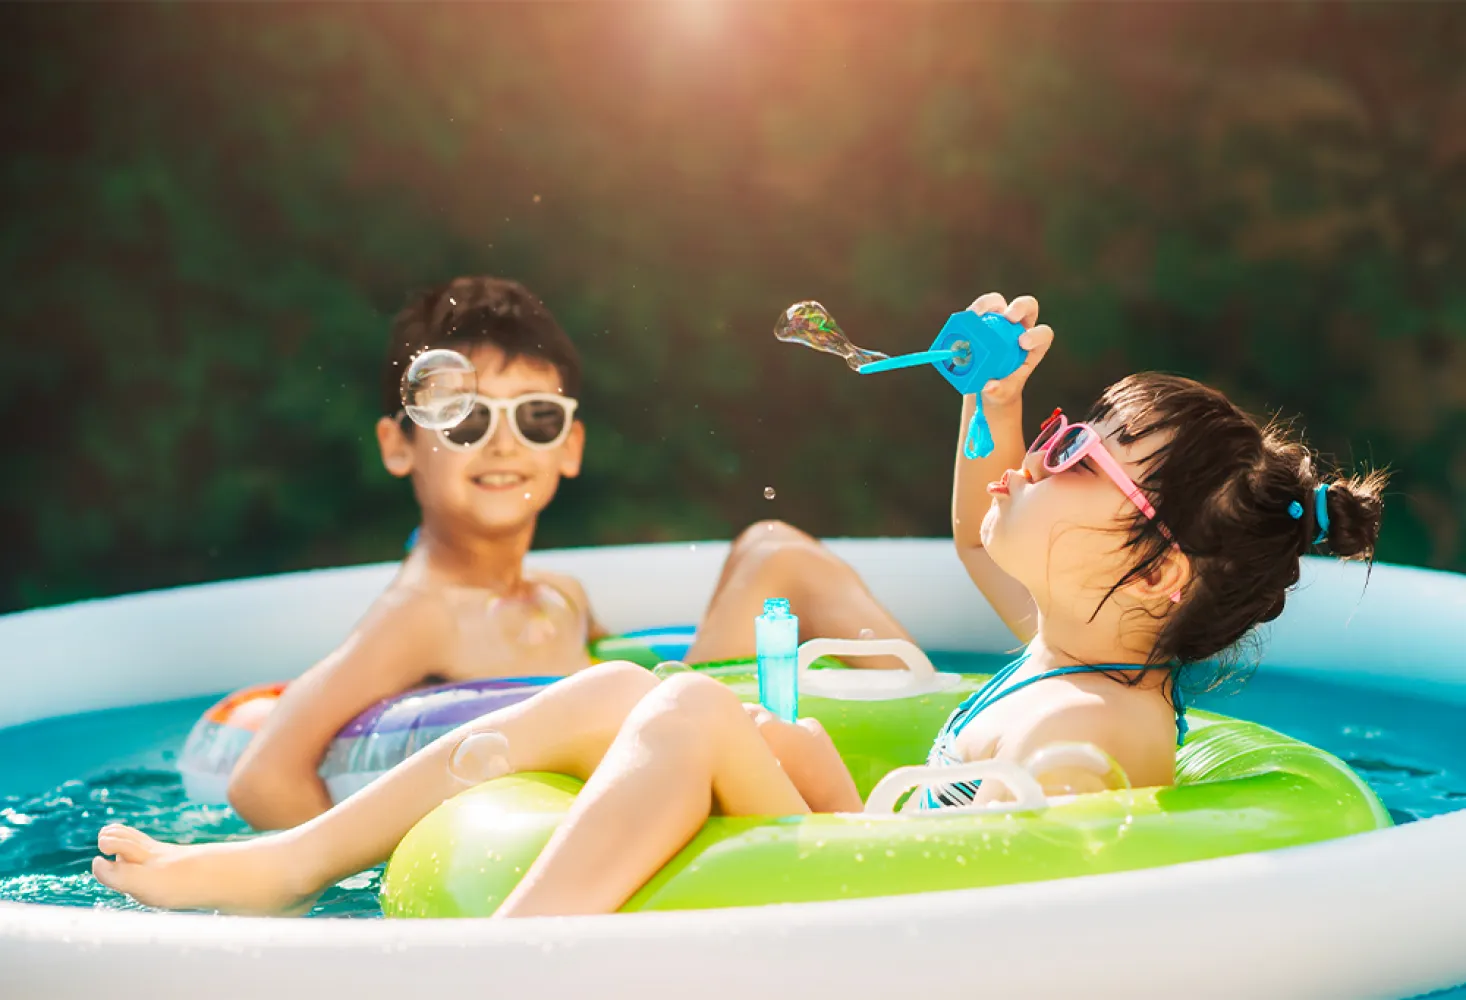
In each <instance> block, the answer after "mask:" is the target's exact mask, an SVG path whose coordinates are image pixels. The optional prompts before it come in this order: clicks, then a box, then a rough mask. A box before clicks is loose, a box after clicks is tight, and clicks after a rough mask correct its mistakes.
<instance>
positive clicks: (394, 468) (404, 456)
mask: <svg viewBox="0 0 1466 1000" xmlns="http://www.w3.org/2000/svg"><path fill="white" fill-rule="evenodd" d="M377 446H378V447H379V448H381V449H382V465H383V467H385V468H386V470H387V471H388V472H390V473H391V474H392V475H394V476H396V477H397V478H398V479H404V478H406V477H407V476H410V475H411V474H412V442H411V441H409V440H408V439H407V434H406V433H405V432H404V431H403V430H402V424H400V423H398V422H397V421H396V420H393V419H392V418H391V417H383V418H382V419H381V420H378V421H377Z"/></svg>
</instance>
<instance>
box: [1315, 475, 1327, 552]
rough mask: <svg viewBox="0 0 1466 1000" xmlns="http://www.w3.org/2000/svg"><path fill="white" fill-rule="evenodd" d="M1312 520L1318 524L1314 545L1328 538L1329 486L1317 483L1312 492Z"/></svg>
mask: <svg viewBox="0 0 1466 1000" xmlns="http://www.w3.org/2000/svg"><path fill="white" fill-rule="evenodd" d="M1313 519H1314V520H1315V521H1316V522H1318V537H1317V538H1315V539H1314V540H1313V544H1314V545H1318V544H1320V543H1322V542H1323V540H1324V539H1326V538H1328V537H1329V484H1328V483H1319V485H1318V486H1317V487H1316V488H1315V489H1314V491H1313Z"/></svg>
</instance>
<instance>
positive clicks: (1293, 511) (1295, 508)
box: [1288, 500, 1303, 521]
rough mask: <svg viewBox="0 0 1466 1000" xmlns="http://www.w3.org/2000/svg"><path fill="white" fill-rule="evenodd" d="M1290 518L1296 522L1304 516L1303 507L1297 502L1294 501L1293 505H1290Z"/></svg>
mask: <svg viewBox="0 0 1466 1000" xmlns="http://www.w3.org/2000/svg"><path fill="white" fill-rule="evenodd" d="M1288 516H1289V517H1291V518H1292V519H1293V520H1295V521H1296V520H1298V519H1299V518H1300V517H1302V516H1303V505H1302V504H1301V503H1299V502H1298V501H1297V500H1294V501H1293V502H1292V503H1290V504H1288Z"/></svg>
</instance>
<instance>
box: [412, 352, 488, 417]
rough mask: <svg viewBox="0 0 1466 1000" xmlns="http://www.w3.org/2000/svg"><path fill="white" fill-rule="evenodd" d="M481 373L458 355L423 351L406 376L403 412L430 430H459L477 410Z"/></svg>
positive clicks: (470, 362)
mask: <svg viewBox="0 0 1466 1000" xmlns="http://www.w3.org/2000/svg"><path fill="white" fill-rule="evenodd" d="M477 391H478V372H476V371H475V370H474V367H473V362H472V361H469V360H468V359H467V358H465V357H464V356H463V355H462V354H459V353H458V352H457V351H449V350H444V349H441V348H440V349H438V350H432V351H423V352H422V353H421V354H419V355H418V356H417V357H415V358H413V359H412V364H410V365H408V366H407V371H406V372H405V373H404V374H403V376H402V408H403V409H404V410H406V411H407V415H408V416H409V417H410V418H411V419H412V422H413V423H415V424H417V425H418V426H419V427H426V428H427V429H428V430H435V431H440V430H447V429H448V428H449V427H454V426H457V425H458V423H459V422H460V421H462V420H463V418H464V417H466V416H468V411H469V410H470V409H472V408H473V398H474V395H475V394H476V393H477Z"/></svg>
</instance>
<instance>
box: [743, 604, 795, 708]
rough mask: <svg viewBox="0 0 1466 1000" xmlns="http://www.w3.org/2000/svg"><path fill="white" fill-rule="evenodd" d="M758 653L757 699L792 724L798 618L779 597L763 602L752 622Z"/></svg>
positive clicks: (755, 646)
mask: <svg viewBox="0 0 1466 1000" xmlns="http://www.w3.org/2000/svg"><path fill="white" fill-rule="evenodd" d="M753 634H754V648H755V649H756V651H757V653H758V700H759V702H760V703H761V704H762V705H763V706H764V708H767V709H768V710H769V711H770V712H773V713H774V714H775V715H776V716H778V717H779V718H781V719H783V720H784V721H785V722H793V721H794V720H795V719H797V718H798V717H799V619H798V618H797V617H796V616H795V615H794V614H792V613H791V612H790V610H789V602H788V601H787V600H785V599H784V598H782V597H772V598H769V599H768V600H766V601H764V613H763V614H761V615H759V616H758V617H757V618H755V619H754V620H753Z"/></svg>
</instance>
